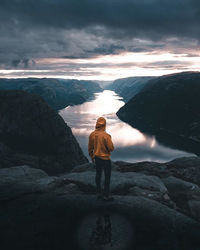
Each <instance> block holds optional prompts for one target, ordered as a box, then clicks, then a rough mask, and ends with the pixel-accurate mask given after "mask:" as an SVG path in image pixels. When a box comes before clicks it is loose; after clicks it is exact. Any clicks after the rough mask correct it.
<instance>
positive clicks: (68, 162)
mask: <svg viewBox="0 0 200 250" xmlns="http://www.w3.org/2000/svg"><path fill="white" fill-rule="evenodd" d="M0 120H1V122H0V156H1V157H0V168H2V167H12V166H17V165H24V164H26V165H30V166H32V167H36V168H41V169H43V170H45V171H46V172H47V173H48V174H56V173H61V172H66V171H69V170H70V169H72V168H73V166H75V165H77V164H81V163H86V162H87V161H88V160H87V158H86V157H85V156H84V155H83V153H82V150H81V148H80V147H79V144H78V142H77V141H76V139H75V137H74V136H73V134H72V131H71V129H70V128H69V127H68V126H67V124H66V123H65V122H64V120H63V119H62V118H61V116H59V115H58V114H57V112H56V111H54V110H53V109H51V108H50V107H49V106H48V105H47V104H46V102H45V101H44V100H43V99H42V98H41V97H39V96H37V95H34V94H30V93H27V92H25V91H20V90H16V91H0Z"/></svg>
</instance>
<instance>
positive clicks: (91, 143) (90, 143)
mask: <svg viewBox="0 0 200 250" xmlns="http://www.w3.org/2000/svg"><path fill="white" fill-rule="evenodd" d="M88 154H89V156H90V158H91V159H92V162H94V138H93V136H92V134H90V136H89V141H88Z"/></svg>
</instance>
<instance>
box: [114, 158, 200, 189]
mask: <svg viewBox="0 0 200 250" xmlns="http://www.w3.org/2000/svg"><path fill="white" fill-rule="evenodd" d="M116 164H117V165H118V171H120V172H139V173H143V174H146V175H155V176H158V177H160V178H167V177H169V176H174V177H177V178H179V179H183V180H185V181H189V182H192V183H196V184H198V185H200V157H180V158H177V159H175V160H172V161H169V162H165V163H157V162H137V163H128V162H116Z"/></svg>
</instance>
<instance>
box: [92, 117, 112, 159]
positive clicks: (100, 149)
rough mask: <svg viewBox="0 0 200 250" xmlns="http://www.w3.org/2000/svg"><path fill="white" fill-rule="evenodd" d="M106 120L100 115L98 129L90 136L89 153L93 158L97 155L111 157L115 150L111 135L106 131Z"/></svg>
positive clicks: (104, 157)
mask: <svg viewBox="0 0 200 250" xmlns="http://www.w3.org/2000/svg"><path fill="white" fill-rule="evenodd" d="M105 128H106V120H105V119H104V118H103V117H100V118H99V119H98V120H97V123H96V129H95V130H94V131H93V132H92V133H91V134H90V136H89V143H88V153H89V156H90V157H91V159H94V157H95V156H97V157H99V158H101V159H103V160H109V159H110V152H112V151H113V150H114V146H113V143H112V139H111V136H110V135H109V134H108V133H106V132H105Z"/></svg>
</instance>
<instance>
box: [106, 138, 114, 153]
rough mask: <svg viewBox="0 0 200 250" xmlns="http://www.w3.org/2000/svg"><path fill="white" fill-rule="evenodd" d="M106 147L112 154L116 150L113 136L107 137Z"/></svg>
mask: <svg viewBox="0 0 200 250" xmlns="http://www.w3.org/2000/svg"><path fill="white" fill-rule="evenodd" d="M106 144H107V145H106V146H107V149H108V150H109V151H110V152H112V151H113V150H114V145H113V142H112V139H111V135H109V134H108V135H107V138H106Z"/></svg>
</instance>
